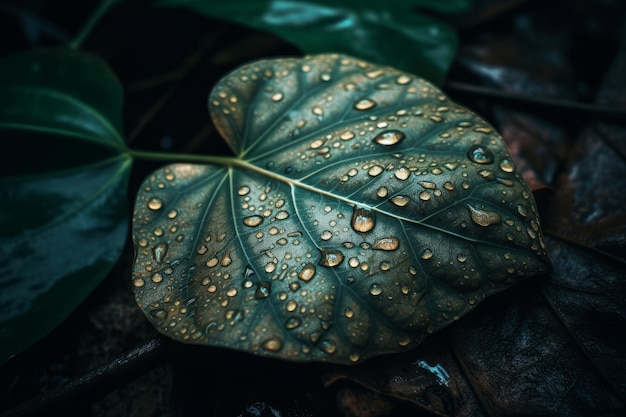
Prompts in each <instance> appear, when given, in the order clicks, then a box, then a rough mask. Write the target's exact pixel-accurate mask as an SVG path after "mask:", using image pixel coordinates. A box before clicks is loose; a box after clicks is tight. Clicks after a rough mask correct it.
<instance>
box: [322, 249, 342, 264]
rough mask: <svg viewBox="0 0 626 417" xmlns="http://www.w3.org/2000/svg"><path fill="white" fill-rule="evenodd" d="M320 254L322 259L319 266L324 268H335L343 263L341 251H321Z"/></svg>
mask: <svg viewBox="0 0 626 417" xmlns="http://www.w3.org/2000/svg"><path fill="white" fill-rule="evenodd" d="M320 254H321V255H322V257H321V258H320V262H319V264H320V265H322V266H328V267H333V266H337V265H339V264H340V263H341V262H343V258H344V256H343V253H342V252H341V251H338V250H332V249H329V250H326V249H320Z"/></svg>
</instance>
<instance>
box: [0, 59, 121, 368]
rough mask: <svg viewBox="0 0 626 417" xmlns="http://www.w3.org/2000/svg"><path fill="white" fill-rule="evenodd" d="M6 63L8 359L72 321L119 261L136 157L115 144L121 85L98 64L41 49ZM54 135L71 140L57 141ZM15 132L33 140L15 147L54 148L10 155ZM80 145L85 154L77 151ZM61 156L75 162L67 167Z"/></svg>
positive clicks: (2, 186) (3, 320) (1, 252)
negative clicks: (32, 155) (35, 154)
mask: <svg viewBox="0 0 626 417" xmlns="http://www.w3.org/2000/svg"><path fill="white" fill-rule="evenodd" d="M0 68H2V72H1V73H2V75H1V76H0V101H1V102H2V106H0V107H1V109H2V110H0V129H2V136H3V138H4V141H3V142H4V143H3V145H4V146H5V147H7V148H8V149H7V148H5V150H4V151H3V156H2V167H3V176H2V177H0V197H1V198H2V208H1V209H0V230H1V234H0V256H1V257H2V259H3V262H2V265H1V266H0V286H1V287H2V292H1V294H0V306H1V307H0V329H1V330H0V346H1V348H0V362H4V361H6V360H7V359H8V358H9V357H10V356H12V355H15V354H16V353H18V352H20V351H21V350H22V349H24V348H26V347H27V346H29V345H30V344H32V343H34V342H35V341H36V340H38V339H40V338H41V337H42V336H44V335H45V334H47V333H48V332H49V331H51V330H52V329H53V328H54V327H55V326H56V325H58V324H59V323H60V322H62V321H63V320H64V319H65V318H67V316H68V315H69V314H70V313H71V312H72V311H73V310H74V309H75V308H76V307H77V306H78V304H79V303H80V302H82V301H83V300H84V298H85V297H86V296H87V295H88V294H89V293H90V292H91V291H92V290H93V289H94V288H95V286H96V285H98V284H99V283H100V281H101V280H102V279H103V278H104V277H105V276H106V275H107V274H108V272H109V271H110V269H111V268H112V266H113V265H114V264H115V262H116V261H117V258H118V257H119V255H120V253H121V251H122V249H123V247H124V240H125V237H126V233H127V227H128V220H127V215H126V210H127V201H126V186H127V180H128V176H129V173H130V159H129V158H128V157H127V156H125V155H123V154H121V153H119V152H116V151H114V150H115V149H118V150H120V151H121V148H123V142H122V139H121V136H120V135H121V118H120V114H121V89H120V87H119V84H118V82H117V80H116V78H115V77H114V76H113V75H112V74H111V73H110V71H109V70H108V68H107V67H106V65H105V64H104V63H103V62H102V61H100V60H99V59H97V58H95V57H94V56H91V55H88V54H84V53H78V52H72V51H63V50H43V51H34V52H29V53H23V54H20V55H15V56H12V57H8V58H4V59H3V60H2V61H1V62H0ZM57 135H58V136H61V137H63V138H64V140H65V142H64V141H58V142H54V136H57ZM11 139H16V142H17V141H19V140H20V139H21V140H25V139H28V141H25V142H22V143H20V146H18V147H23V149H28V148H29V147H30V153H33V151H34V150H37V149H38V147H39V146H41V148H39V151H41V150H44V151H45V150H49V151H51V152H49V153H46V154H44V155H41V154H39V157H41V158H42V160H41V161H37V158H34V160H28V158H27V157H26V158H24V155H25V154H26V155H28V153H25V154H24V153H20V152H15V153H14V152H12V151H14V150H15V149H14V148H13V146H12V143H11ZM64 144H65V145H66V147H65V148H64V147H63V145H64ZM81 149H82V150H85V149H88V151H87V152H86V154H83V155H84V156H85V159H78V160H76V159H75V158H72V157H71V156H72V155H73V156H74V157H75V156H76V155H79V154H80V151H81ZM35 152H36V151H35ZM65 152H67V154H66V153H65ZM57 153H59V154H62V156H61V157H60V158H59V159H57V158H55V155H56V154H57ZM87 155H89V156H87ZM65 158H67V160H71V161H72V163H71V164H70V165H69V167H68V166H67V165H65V168H64V169H61V166H62V165H63V164H64V163H60V161H59V160H65ZM39 162H40V163H39ZM67 184H73V186H72V187H68V186H67Z"/></svg>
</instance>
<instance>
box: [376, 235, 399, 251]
mask: <svg viewBox="0 0 626 417" xmlns="http://www.w3.org/2000/svg"><path fill="white" fill-rule="evenodd" d="M399 246H400V241H399V240H398V238H397V237H382V238H380V239H376V241H375V242H374V245H373V246H372V249H375V250H386V251H392V250H396V249H398V247H399Z"/></svg>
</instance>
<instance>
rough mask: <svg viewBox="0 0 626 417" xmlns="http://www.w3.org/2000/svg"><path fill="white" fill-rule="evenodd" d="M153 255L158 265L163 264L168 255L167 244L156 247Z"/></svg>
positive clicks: (158, 244)
mask: <svg viewBox="0 0 626 417" xmlns="http://www.w3.org/2000/svg"><path fill="white" fill-rule="evenodd" d="M152 254H153V256H154V260H155V261H156V262H157V263H159V264H160V263H161V262H163V259H164V258H165V255H166V254H167V243H165V242H161V243H157V244H156V245H154V248H153V249H152Z"/></svg>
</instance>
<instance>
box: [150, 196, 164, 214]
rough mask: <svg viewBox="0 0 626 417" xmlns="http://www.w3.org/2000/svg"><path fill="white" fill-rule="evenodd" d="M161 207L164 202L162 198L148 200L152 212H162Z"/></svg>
mask: <svg viewBox="0 0 626 417" xmlns="http://www.w3.org/2000/svg"><path fill="white" fill-rule="evenodd" d="M161 207H163V201H161V199H160V198H157V197H153V198H151V199H150V200H148V208H149V209H150V210H155V211H156V210H160V209H161Z"/></svg>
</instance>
